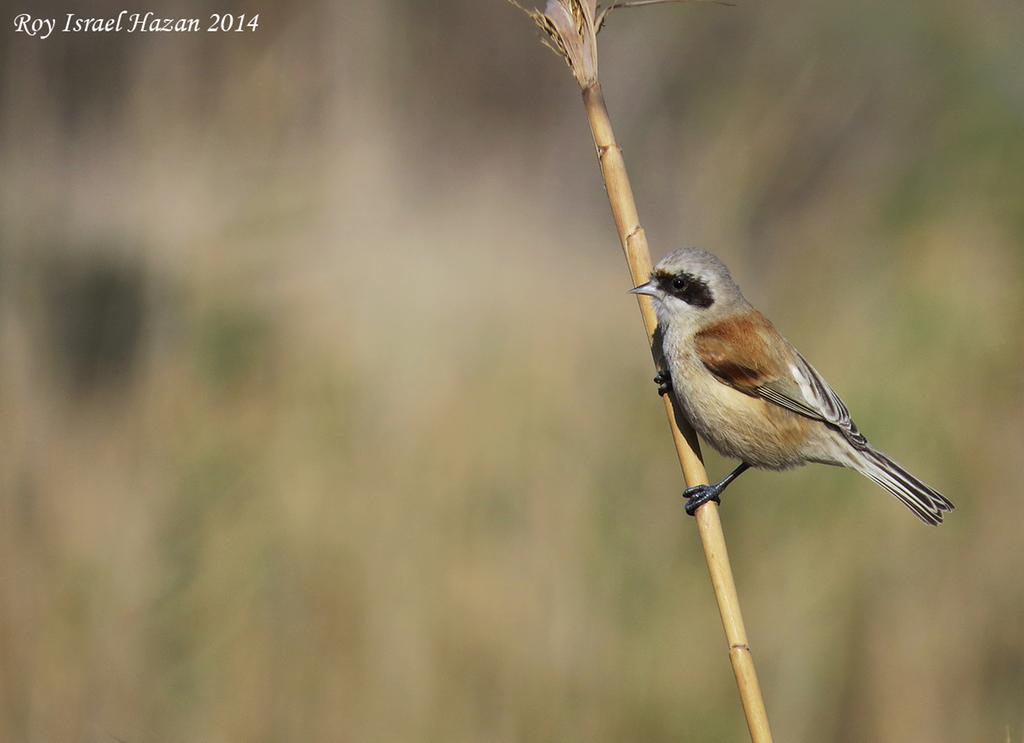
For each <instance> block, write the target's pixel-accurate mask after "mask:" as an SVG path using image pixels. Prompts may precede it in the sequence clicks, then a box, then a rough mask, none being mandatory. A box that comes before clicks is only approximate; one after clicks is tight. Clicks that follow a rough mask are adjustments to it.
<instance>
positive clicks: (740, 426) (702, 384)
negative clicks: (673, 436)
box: [663, 328, 815, 469]
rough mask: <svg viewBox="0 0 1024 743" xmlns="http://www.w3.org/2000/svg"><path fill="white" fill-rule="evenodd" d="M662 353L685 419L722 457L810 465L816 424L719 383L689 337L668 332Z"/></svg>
mask: <svg viewBox="0 0 1024 743" xmlns="http://www.w3.org/2000/svg"><path fill="white" fill-rule="evenodd" d="M688 336H689V337H688ZM663 350H664V352H665V358H666V361H667V363H668V367H669V373H670V374H671V376H672V386H673V390H674V391H675V396H676V400H677V401H678V402H679V404H680V405H681V406H682V408H683V413H684V414H685V415H686V418H687V420H689V421H690V423H691V424H692V425H693V427H694V429H695V430H696V431H697V433H698V434H699V435H700V436H701V438H703V439H704V440H705V441H707V442H708V443H709V444H711V446H713V447H714V448H715V449H716V450H717V451H718V452H719V453H721V454H722V455H724V456H727V457H731V458H734V459H740V460H743V461H745V462H747V463H749V464H751V465H754V466H756V467H766V468H769V469H786V468H788V467H795V466H797V465H800V464H803V463H804V462H805V460H806V453H805V449H806V445H807V444H808V443H811V442H810V441H809V439H811V438H813V435H814V432H815V422H814V421H811V420H810V419H808V418H805V417H803V416H800V415H797V414H796V413H792V412H790V411H788V410H785V409H784V408H781V407H779V406H777V405H773V404H772V403H769V402H767V401H765V400H762V399H760V398H757V397H752V396H750V395H747V394H744V393H742V392H740V391H738V390H736V389H733V388H732V387H730V386H728V385H727V384H724V383H723V382H721V381H719V380H718V379H717V378H716V377H715V376H714V375H713V374H711V372H710V371H708V369H707V368H706V367H705V366H704V364H703V363H702V362H701V360H700V358H699V357H698V356H697V353H696V351H695V350H694V348H693V342H692V336H690V334H686V333H685V331H684V333H678V332H673V331H672V329H671V328H669V329H668V331H667V332H666V333H665V337H664V349H663Z"/></svg>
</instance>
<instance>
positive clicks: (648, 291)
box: [629, 281, 661, 297]
mask: <svg viewBox="0 0 1024 743" xmlns="http://www.w3.org/2000/svg"><path fill="white" fill-rule="evenodd" d="M629 293H630V294H644V295H646V296H648V297H660V296H661V292H660V291H659V290H658V287H656V286H655V285H654V282H653V281H648V282H647V283H646V284H641V285H640V286H638V287H636V288H635V289H630V290H629Z"/></svg>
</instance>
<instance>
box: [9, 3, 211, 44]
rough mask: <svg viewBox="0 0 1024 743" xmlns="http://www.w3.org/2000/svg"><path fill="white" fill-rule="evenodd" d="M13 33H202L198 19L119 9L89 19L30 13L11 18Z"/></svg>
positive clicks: (69, 15)
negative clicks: (103, 16)
mask: <svg viewBox="0 0 1024 743" xmlns="http://www.w3.org/2000/svg"><path fill="white" fill-rule="evenodd" d="M14 30H15V32H16V33H23V34H26V35H28V36H33V37H36V38H39V39H46V38H49V36H50V35H51V34H53V33H54V32H55V31H60V32H61V33H122V32H123V33H130V34H131V33H159V32H165V33H168V32H177V33H196V32H199V31H201V30H202V21H201V20H200V19H199V18H162V17H160V16H158V15H157V14H156V13H154V12H153V11H148V12H146V13H133V12H129V11H127V10H122V11H121V12H120V13H118V14H117V15H116V16H113V17H109V18H93V17H87V16H82V15H79V14H78V13H65V14H64V18H62V19H58V18H41V17H37V16H33V15H32V14H31V13H19V14H18V15H16V16H15V17H14Z"/></svg>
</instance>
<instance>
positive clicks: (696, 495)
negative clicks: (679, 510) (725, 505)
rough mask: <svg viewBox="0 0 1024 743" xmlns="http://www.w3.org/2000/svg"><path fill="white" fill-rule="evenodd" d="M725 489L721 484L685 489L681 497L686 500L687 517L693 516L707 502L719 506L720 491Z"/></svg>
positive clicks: (720, 501)
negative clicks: (712, 502)
mask: <svg viewBox="0 0 1024 743" xmlns="http://www.w3.org/2000/svg"><path fill="white" fill-rule="evenodd" d="M723 490H725V487H724V486H723V485H722V483H716V484H714V485H694V486H693V487H692V488H687V489H686V490H684V491H683V497H684V498H686V506H685V508H686V513H687V515H688V516H695V515H696V514H697V509H698V508H700V507H701V506H703V505H704V504H705V503H707V502H708V501H714V502H715V503H718V504H719V505H721V503H722V500H721V496H722V491H723Z"/></svg>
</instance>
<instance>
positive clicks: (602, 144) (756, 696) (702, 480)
mask: <svg viewBox="0 0 1024 743" xmlns="http://www.w3.org/2000/svg"><path fill="white" fill-rule="evenodd" d="M583 105H584V106H585V108H586V111H587V119H588V120H589V122H590V130H591V132H592V133H593V135H594V144H595V145H596V146H597V157H598V160H599V162H600V164H601V175H602V176H603V177H604V182H605V185H606V187H607V191H608V202H609V203H610V204H611V208H612V215H613V216H614V217H615V227H616V229H617V230H618V233H619V241H620V242H621V243H622V249H623V251H624V252H625V254H626V262H627V263H628V264H629V272H630V275H631V276H632V278H633V284H634V286H638V285H640V284H642V283H644V282H645V281H647V279H648V278H650V274H651V256H650V251H649V250H648V247H647V235H646V233H645V232H644V228H643V227H642V226H641V225H640V217H639V215H638V214H637V209H636V201H635V200H634V198H633V188H632V186H631V185H630V183H629V175H628V173H627V172H626V163H625V160H624V159H623V157H622V148H621V147H619V145H618V143H617V142H616V141H615V133H614V132H613V131H612V124H611V119H610V118H609V117H608V109H607V107H606V106H605V102H604V94H603V93H602V91H601V84H600V83H594V84H593V85H591V86H589V87H587V88H584V90H583ZM637 299H638V301H639V303H640V314H641V315H643V319H644V327H645V328H646V330H647V339H648V341H649V342H650V343H652V344H653V342H654V334H655V331H656V330H657V327H658V318H657V317H656V316H655V314H654V308H653V307H652V306H651V300H650V298H649V297H644V296H639V297H637ZM669 398H670V396H669V395H664V396H663V397H662V400H663V401H664V404H665V412H666V414H667V415H668V424H669V427H670V428H671V430H672V438H673V440H674V441H675V445H676V453H677V454H678V456H679V464H680V466H681V467H682V469H683V477H684V478H685V480H686V484H687V486H693V485H704V484H707V482H708V476H707V472H706V471H705V469H704V462H703V460H702V459H701V455H700V444H699V443H698V442H697V438H696V436H695V435H694V432H693V429H692V428H690V426H689V425H688V424H687V423H686V421H685V420H684V419H682V418H680V417H678V416H676V415H675V411H674V410H673V407H672V401H671V400H670V399H669ZM696 516H697V529H698V531H699V532H700V539H701V543H702V544H703V546H704V557H705V559H706V560H707V564H708V572H709V573H710V574H711V585H712V587H713V588H714V591H715V598H716V599H717V600H718V610H719V612H720V613H721V615H722V625H723V627H724V628H725V637H726V640H727V641H728V643H729V660H730V661H731V663H732V670H733V672H734V673H735V674H736V684H737V685H738V687H739V691H740V699H741V701H742V703H743V712H744V715H745V716H746V718H747V727H748V728H749V729H750V738H751V740H752V741H754V743H770V741H771V740H772V734H771V729H770V728H769V726H768V712H767V710H766V709H765V706H764V699H763V697H762V696H761V685H760V684H759V683H758V681H757V671H756V670H755V668H754V658H753V656H752V655H751V653H750V644H749V643H748V641H747V630H746V628H745V627H744V626H743V614H742V613H741V612H740V600H739V596H738V595H737V593H736V583H735V581H734V580H733V576H732V567H731V566H730V563H729V552H728V550H727V549H726V546H725V534H724V533H723V532H722V521H721V519H720V518H719V516H718V506H717V504H716V503H715V502H714V501H710V502H708V503H706V504H704V505H703V506H701V507H700V508H699V509H697V514H696Z"/></svg>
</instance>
